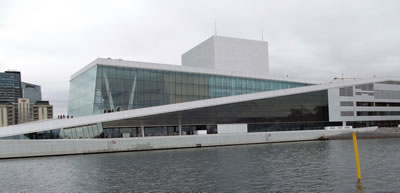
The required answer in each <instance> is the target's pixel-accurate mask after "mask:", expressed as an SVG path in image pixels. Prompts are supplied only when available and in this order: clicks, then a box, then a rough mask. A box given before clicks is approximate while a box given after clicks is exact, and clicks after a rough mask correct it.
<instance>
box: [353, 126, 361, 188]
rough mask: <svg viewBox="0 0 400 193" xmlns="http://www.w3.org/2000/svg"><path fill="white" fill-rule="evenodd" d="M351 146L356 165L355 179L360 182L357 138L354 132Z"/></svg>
mask: <svg viewBox="0 0 400 193" xmlns="http://www.w3.org/2000/svg"><path fill="white" fill-rule="evenodd" d="M353 145H354V156H355V158H356V165H357V179H358V181H361V169H360V158H359V156H358V146H357V137H356V133H355V132H353Z"/></svg>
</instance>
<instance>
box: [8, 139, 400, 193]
mask: <svg viewBox="0 0 400 193" xmlns="http://www.w3.org/2000/svg"><path fill="white" fill-rule="evenodd" d="M358 144H359V152H360V161H361V173H362V177H363V178H362V181H361V183H360V184H358V183H357V177H356V166H355V162H354V152H353V144H352V141H351V140H332V141H308V142H292V143H275V144H260V145H242V146H229V147H214V148H196V149H178V150H164V151H145V152H124V153H109V154H91V155H75V156H58V157H40V158H25V159H6V160H0V174H1V175H0V188H1V192H3V191H4V192H122V191H125V192H130V191H135V192H144V191H146V192H148V191H151V192H268V191H279V192H374V191H379V192H397V191H399V190H400V172H399V171H400V153H399V150H400V139H362V140H358Z"/></svg>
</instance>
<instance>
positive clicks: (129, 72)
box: [69, 65, 308, 116]
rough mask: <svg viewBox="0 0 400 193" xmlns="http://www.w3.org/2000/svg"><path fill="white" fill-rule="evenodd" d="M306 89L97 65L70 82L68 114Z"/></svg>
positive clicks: (270, 82)
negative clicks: (280, 90)
mask: <svg viewBox="0 0 400 193" xmlns="http://www.w3.org/2000/svg"><path fill="white" fill-rule="evenodd" d="M306 85H308V84H306V83H297V82H288V81H277V80H265V79H255V78H241V77H231V76H221V75H210V74H198V73H187V72H174V71H161V70H148V69H138V68H129V67H115V66H103V65H97V68H96V67H93V68H92V69H90V70H88V71H87V72H85V73H83V74H82V75H80V76H79V77H77V78H75V79H74V80H72V81H71V89H70V90H71V91H70V106H69V114H70V115H73V116H82V115H90V114H99V113H107V112H114V111H122V110H128V109H137V108H144V107H151V106H158V105H166V104H174V103H181V102H188V101H195V100H202V99H210V98H217V97H224V96H233V95H240V94H248V93H255V92H262V91H270V90H279V89H286V88H293V87H299V86H306Z"/></svg>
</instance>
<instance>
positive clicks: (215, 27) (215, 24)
mask: <svg viewBox="0 0 400 193" xmlns="http://www.w3.org/2000/svg"><path fill="white" fill-rule="evenodd" d="M214 29H215V36H217V22H214Z"/></svg>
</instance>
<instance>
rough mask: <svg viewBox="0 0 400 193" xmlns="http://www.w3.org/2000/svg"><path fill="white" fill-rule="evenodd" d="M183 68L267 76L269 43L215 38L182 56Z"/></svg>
mask: <svg viewBox="0 0 400 193" xmlns="http://www.w3.org/2000/svg"><path fill="white" fill-rule="evenodd" d="M182 65H183V66H192V67H199V68H210V69H218V70H224V71H228V72H231V71H235V72H242V73H246V74H258V75H260V74H262V75H267V74H268V71H269V64H268V43H267V42H265V41H256V40H245V39H238V38H230V37H222V36H212V37H211V38H209V39H207V40H206V41H204V42H202V43H200V44H199V45H197V46H196V47H194V48H192V49H191V50H189V51H187V52H186V53H184V54H183V55H182Z"/></svg>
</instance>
